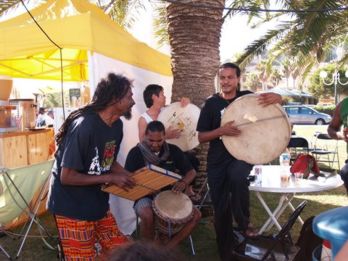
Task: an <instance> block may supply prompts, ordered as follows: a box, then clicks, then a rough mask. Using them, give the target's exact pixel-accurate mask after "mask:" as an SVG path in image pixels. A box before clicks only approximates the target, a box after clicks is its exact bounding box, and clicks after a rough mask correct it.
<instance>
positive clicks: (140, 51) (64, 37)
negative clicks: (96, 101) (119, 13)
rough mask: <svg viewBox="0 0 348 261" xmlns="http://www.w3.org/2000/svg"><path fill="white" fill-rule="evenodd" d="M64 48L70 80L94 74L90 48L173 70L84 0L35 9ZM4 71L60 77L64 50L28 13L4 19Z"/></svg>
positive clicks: (0, 66) (0, 58)
mask: <svg viewBox="0 0 348 261" xmlns="http://www.w3.org/2000/svg"><path fill="white" fill-rule="evenodd" d="M31 13H32V15H33V16H34V17H35V19H36V21H37V22H38V23H39V25H40V26H41V27H42V28H43V30H44V31H45V32H46V33H47V34H48V35H49V37H50V38H51V39H52V40H53V41H54V42H55V43H56V44H57V45H58V46H59V47H61V48H62V57H63V68H64V73H63V75H64V80H65V81H84V80H87V79H88V68H87V66H88V54H87V52H88V51H92V52H97V53H100V54H102V55H105V56H107V57H110V58H113V59H116V60H119V61H122V62H125V63H127V64H131V65H133V66H136V67H139V68H142V69H145V70H148V71H151V72H155V73H158V74H161V75H165V76H170V75H171V71H170V59H169V57H168V56H166V55H164V54H161V53H160V52H157V51H156V50H154V49H152V48H150V47H149V46H147V45H146V44H144V43H141V42H139V41H138V40H136V39H135V38H134V37H133V36H131V35H130V34H129V33H128V32H126V31H124V30H123V29H122V28H120V27H119V26H118V25H117V24H116V23H115V22H113V21H112V20H111V19H110V18H109V17H108V16H107V15H105V14H104V13H103V11H102V10H101V9H99V8H98V7H97V6H95V5H93V4H91V3H89V2H87V1H83V0H57V1H54V0H49V1H47V2H46V3H44V4H43V5H41V6H39V7H37V8H35V9H33V10H32V11H31ZM0 35H1V37H0V75H8V76H11V77H13V78H34V79H49V80H60V77H61V75H60V74H61V73H60V68H61V61H60V52H59V48H57V47H56V46H55V45H54V44H52V43H51V42H50V41H49V40H48V39H47V37H46V36H45V35H44V34H43V33H42V31H40V29H39V28H38V26H37V25H36V24H35V23H34V22H33V20H32V18H31V17H30V16H29V14H27V13H25V14H22V15H20V16H17V17H15V18H12V19H10V20H6V21H4V22H1V23H0Z"/></svg>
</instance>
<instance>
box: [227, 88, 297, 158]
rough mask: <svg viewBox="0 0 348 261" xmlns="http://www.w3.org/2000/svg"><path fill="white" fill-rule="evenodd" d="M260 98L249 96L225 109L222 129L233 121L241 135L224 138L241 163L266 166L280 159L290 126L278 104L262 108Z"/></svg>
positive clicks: (288, 137)
mask: <svg viewBox="0 0 348 261" xmlns="http://www.w3.org/2000/svg"><path fill="white" fill-rule="evenodd" d="M258 97H259V96H258V95H256V94H248V95H244V96H242V97H240V98H238V99H236V100H235V101H234V102H233V103H231V104H230V105H229V106H228V107H227V108H226V110H225V112H224V114H223V116H222V119H221V126H223V125H224V124H226V123H227V122H230V121H234V125H235V126H237V127H238V128H239V129H240V130H241V134H240V135H239V136H222V141H223V143H224V145H225V147H226V149H227V150H228V152H229V153H230V154H231V155H233V156H234V157H235V158H236V159H238V160H243V161H246V162H248V163H250V164H264V163H269V162H270V161H272V160H274V159H275V158H277V157H278V156H279V155H280V154H281V153H282V152H283V151H284V150H285V149H286V147H287V145H288V144H289V140H290V136H291V126H290V123H289V120H288V117H287V115H286V113H285V112H284V110H283V108H282V107H281V106H280V105H279V104H271V105H268V106H262V105H260V104H259V101H258Z"/></svg>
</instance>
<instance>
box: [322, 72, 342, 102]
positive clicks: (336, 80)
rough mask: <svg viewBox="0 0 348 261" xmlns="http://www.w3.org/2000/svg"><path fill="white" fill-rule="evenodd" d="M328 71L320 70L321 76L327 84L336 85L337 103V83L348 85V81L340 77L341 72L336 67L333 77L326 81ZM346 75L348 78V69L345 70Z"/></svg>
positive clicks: (335, 95)
mask: <svg viewBox="0 0 348 261" xmlns="http://www.w3.org/2000/svg"><path fill="white" fill-rule="evenodd" d="M327 75H328V74H327V72H326V71H321V72H320V78H321V80H322V81H323V83H324V84H326V85H331V84H333V85H334V97H335V105H337V84H338V83H339V84H340V85H347V84H348V81H346V82H342V81H341V78H340V76H341V75H340V73H339V71H338V70H337V69H335V71H334V73H333V74H332V79H331V81H329V82H326V81H325V78H326V77H327ZM345 77H346V78H348V71H346V72H345Z"/></svg>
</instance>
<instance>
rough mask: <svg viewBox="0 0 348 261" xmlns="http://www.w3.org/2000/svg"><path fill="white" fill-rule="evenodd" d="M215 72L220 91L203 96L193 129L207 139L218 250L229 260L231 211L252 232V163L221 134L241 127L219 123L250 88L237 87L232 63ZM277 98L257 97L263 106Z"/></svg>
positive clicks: (233, 242) (235, 132) (246, 231)
mask: <svg viewBox="0 0 348 261" xmlns="http://www.w3.org/2000/svg"><path fill="white" fill-rule="evenodd" d="M218 76H219V79H220V87H221V93H217V94H214V95H212V96H211V97H210V98H208V99H207V100H206V102H205V104H204V106H203V108H202V110H201V113H200V116H199V120H198V124H197V131H198V132H199V133H198V139H199V142H201V143H202V142H209V151H208V159H207V163H208V164H207V175H208V183H209V187H210V195H211V198H212V202H213V205H214V222H215V230H216V240H217V244H218V250H219V254H220V257H221V259H222V260H231V252H232V251H231V249H233V247H234V246H235V245H236V244H237V238H236V237H235V236H234V233H233V227H232V215H233V218H234V219H235V221H236V222H237V225H238V227H239V229H240V230H241V231H242V232H243V233H244V234H245V235H246V236H254V235H256V233H255V232H254V231H253V229H252V228H251V227H250V220H249V218H250V213H249V187H248V186H249V182H248V181H247V176H248V175H249V173H250V171H251V169H252V167H253V166H252V165H251V164H249V163H247V162H244V161H240V160H237V159H236V158H234V157H233V156H232V155H231V154H229V152H228V151H227V150H226V148H225V146H224V144H223V142H222V140H221V136H223V135H227V136H234V137H238V136H239V135H240V134H241V130H240V129H239V128H238V127H236V126H235V124H234V122H233V121H232V122H228V123H226V124H225V125H223V126H221V118H222V115H223V113H224V111H225V108H226V107H227V106H228V105H230V104H231V103H232V102H233V101H234V100H235V99H237V98H238V97H241V96H243V95H246V94H250V93H251V92H250V91H241V90H239V82H240V68H239V67H238V66H237V65H236V64H233V63H225V64H223V65H221V66H220V69H219V75H218ZM281 101H282V99H281V96H280V95H278V94H275V93H264V94H261V95H260V97H259V102H260V104H261V105H264V106H267V105H270V104H274V103H281ZM250 153H252V151H251V152H250Z"/></svg>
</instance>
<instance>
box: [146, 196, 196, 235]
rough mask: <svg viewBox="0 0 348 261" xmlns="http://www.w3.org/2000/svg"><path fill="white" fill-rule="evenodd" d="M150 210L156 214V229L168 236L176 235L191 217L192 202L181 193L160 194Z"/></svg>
mask: <svg viewBox="0 0 348 261" xmlns="http://www.w3.org/2000/svg"><path fill="white" fill-rule="evenodd" d="M152 208H153V210H154V212H155V214H156V215H155V227H156V229H157V230H158V231H159V232H161V233H163V234H166V235H169V236H172V235H174V234H176V233H178V232H179V231H180V230H181V229H182V228H183V227H184V225H185V224H186V223H187V222H188V221H190V220H191V219H192V217H193V205H192V201H191V199H190V198H189V197H188V196H187V195H186V194H184V193H181V192H179V193H174V192H173V191H171V190H166V191H162V192H160V193H159V194H157V196H156V197H155V199H154V200H153V202H152Z"/></svg>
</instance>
